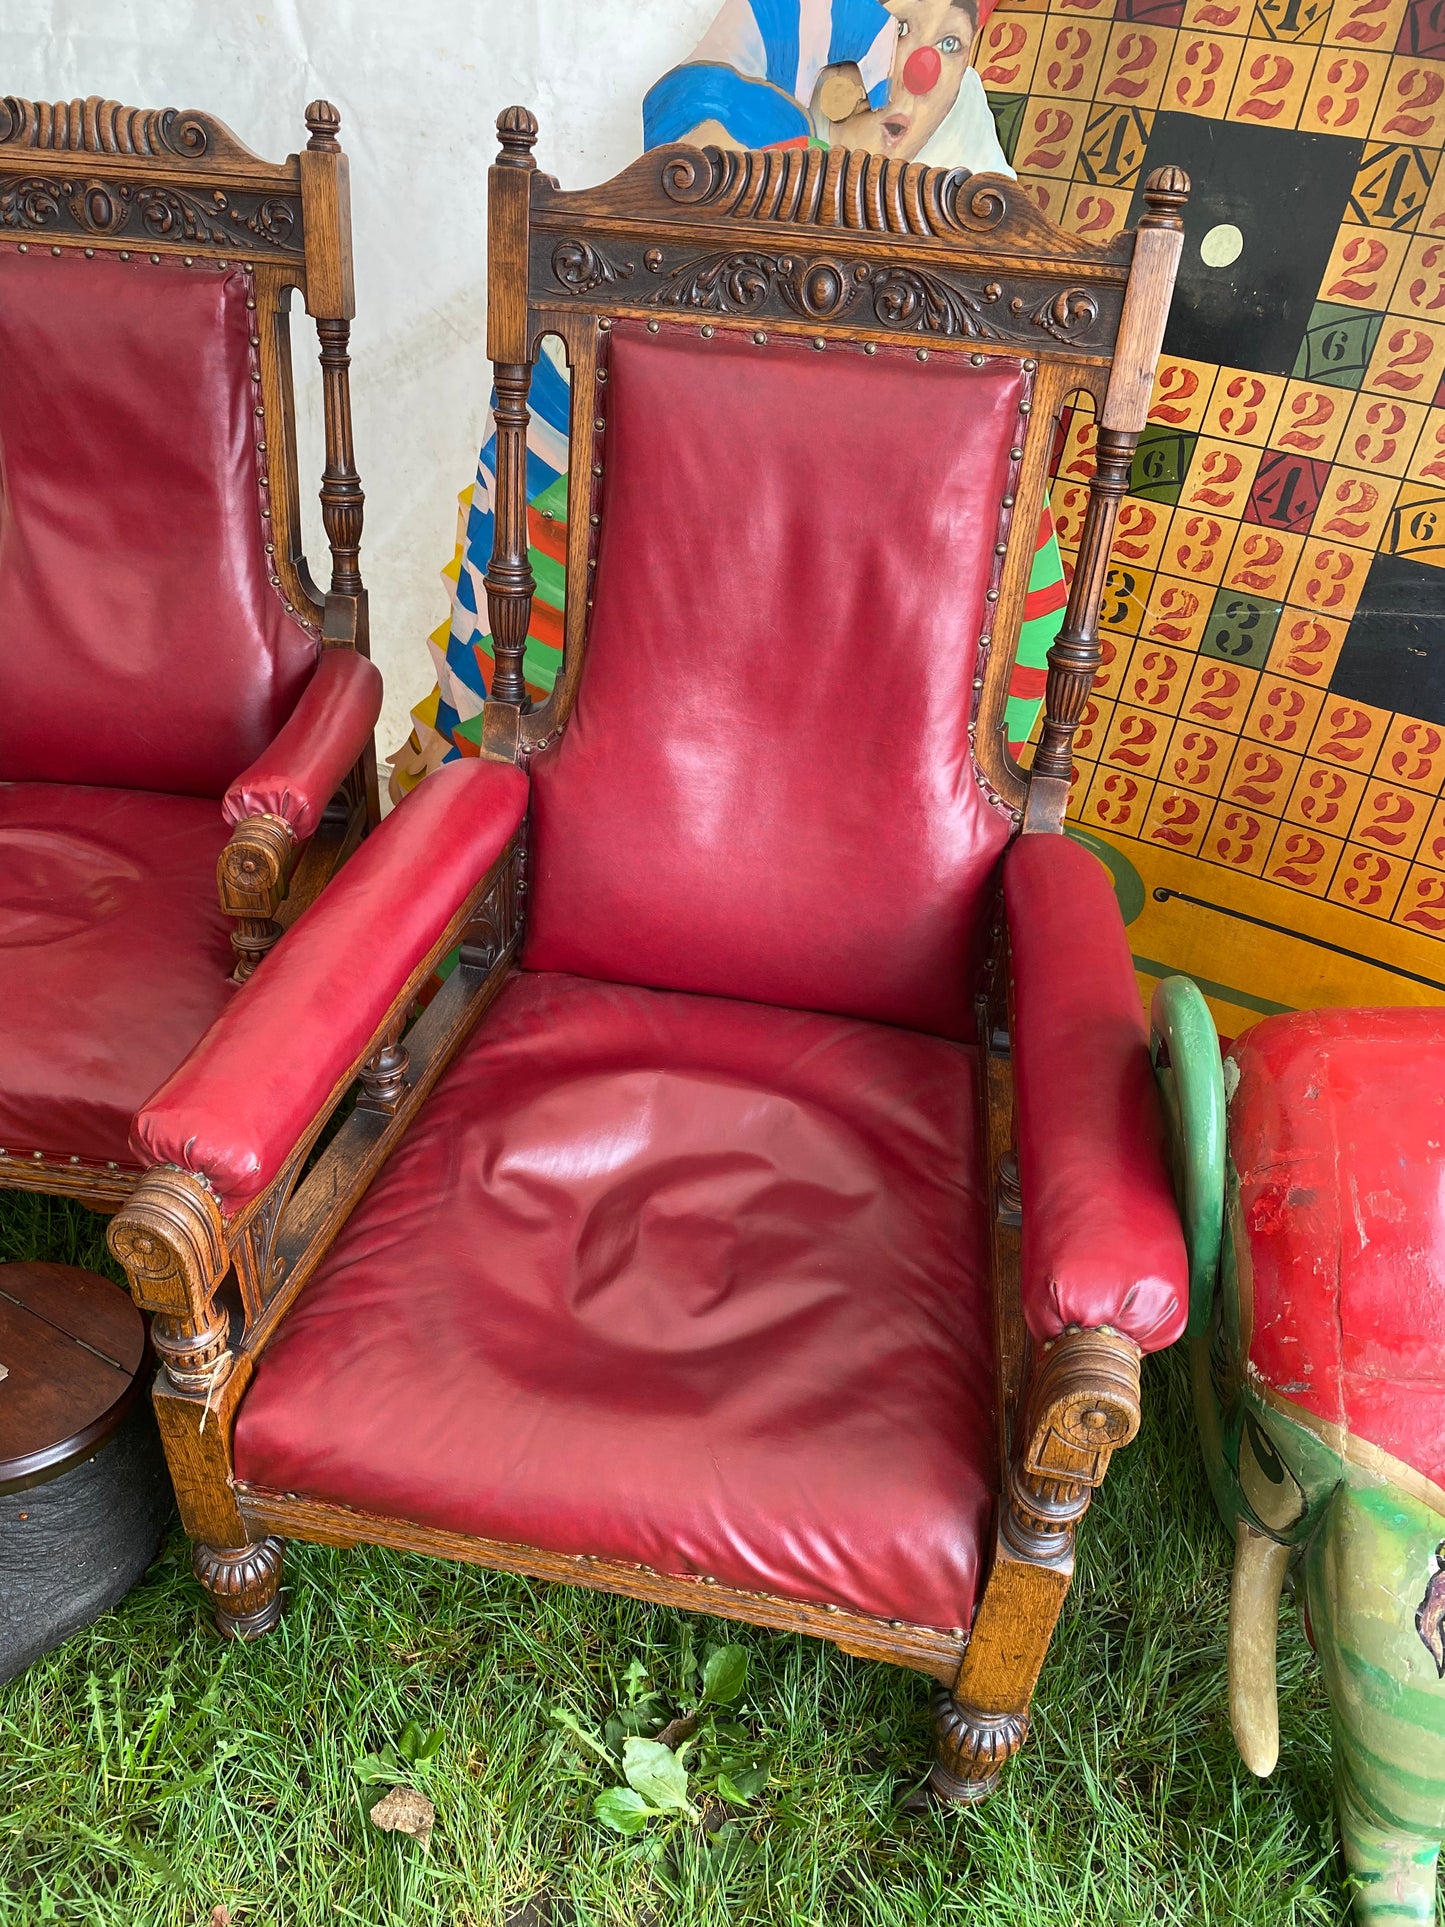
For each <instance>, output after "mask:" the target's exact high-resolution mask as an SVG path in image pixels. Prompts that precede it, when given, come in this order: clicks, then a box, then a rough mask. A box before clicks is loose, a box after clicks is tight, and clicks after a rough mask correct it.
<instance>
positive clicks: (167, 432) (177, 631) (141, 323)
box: [0, 245, 320, 798]
mask: <svg viewBox="0 0 1445 1927" xmlns="http://www.w3.org/2000/svg"><path fill="white" fill-rule="evenodd" d="M251 285H252V284H251V281H250V279H249V277H248V276H247V275H246V274H244V273H243V272H241V271H240V270H239V269H233V270H231V271H230V272H226V273H222V272H219V271H217V270H216V269H215V268H214V267H211V266H209V265H198V266H196V267H192V268H187V267H184V266H183V265H182V264H181V263H180V262H179V261H177V260H175V259H173V258H168V259H166V260H163V261H162V262H161V264H160V265H159V266H153V265H152V263H151V262H150V260H149V259H148V258H147V257H146V256H145V255H144V254H142V253H140V252H137V253H136V254H135V256H134V257H133V258H132V259H131V260H130V261H121V260H118V259H117V258H116V256H115V255H113V254H110V255H104V256H102V255H101V254H99V253H97V254H96V255H95V257H94V258H93V259H92V260H87V259H86V258H85V255H84V252H83V251H82V250H81V249H80V248H79V247H71V248H66V249H65V251H64V252H63V253H61V254H60V255H58V256H56V255H52V254H51V252H50V249H49V248H48V247H41V246H39V245H32V246H31V247H30V249H29V251H28V252H27V253H24V254H22V253H21V252H19V250H18V248H16V247H14V246H8V245H0V779H4V780H10V781H14V780H16V779H18V778H32V779H36V780H40V781H46V782H61V783H95V784H104V785H108V786H113V787H118V788H122V789H144V790H165V791H170V792H172V793H175V794H181V795H190V796H209V797H211V798H217V797H219V796H221V795H222V794H223V793H224V791H225V788H226V785H227V784H228V783H229V782H230V781H231V779H232V778H233V777H234V776H235V775H236V773H237V771H238V770H241V769H244V768H245V767H246V765H247V764H248V763H249V762H251V761H252V760H253V759H254V758H255V757H256V756H258V755H259V754H260V753H261V751H262V750H263V749H264V748H265V747H266V745H267V744H268V743H269V742H270V741H271V740H272V738H273V737H274V736H275V734H276V732H277V730H278V729H279V728H280V727H281V725H282V723H283V722H284V721H285V719H286V717H287V716H288V715H289V714H290V713H291V709H292V706H293V704H294V703H295V701H296V699H297V697H298V696H299V695H300V693H301V690H302V689H303V687H304V686H305V684H306V682H307V680H308V678H309V677H310V674H311V671H312V669H313V668H314V666H315V663H316V659H317V656H318V654H319V653H320V643H319V641H318V640H317V638H316V637H315V636H313V635H311V634H309V633H308V632H307V631H306V630H305V629H303V628H302V627H301V626H300V624H299V623H297V622H296V621H294V620H293V619H292V618H291V617H290V616H288V615H287V613H286V609H285V606H284V604H283V601H282V598H281V596H280V595H279V594H278V592H277V591H276V590H275V589H274V588H272V586H271V584H270V582H269V580H268V575H269V569H268V565H267V558H266V553H265V548H264V544H265V541H266V539H267V537H266V533H265V529H266V524H265V523H264V522H263V520H262V516H261V508H262V502H263V494H262V490H261V487H260V476H261V475H262V473H264V470H263V469H262V468H261V467H259V466H258V456H257V447H256V445H257V443H258V442H261V441H264V439H265V429H264V425H263V423H262V422H261V420H260V419H259V418H258V417H257V415H256V413H255V408H256V401H257V395H258V392H259V391H258V390H257V389H256V388H255V387H254V385H253V383H252V380H251V369H252V355H253V349H252V347H251V337H252V335H253V334H254V333H255V332H256V326H255V324H256V311H254V310H250V309H248V308H247V306H246V302H247V299H248V297H249V294H250V290H251Z"/></svg>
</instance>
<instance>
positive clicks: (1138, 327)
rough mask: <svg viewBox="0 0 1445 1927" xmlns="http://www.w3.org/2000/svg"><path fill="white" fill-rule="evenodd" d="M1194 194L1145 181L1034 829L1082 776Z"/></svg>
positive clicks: (1036, 780)
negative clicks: (1118, 549) (1105, 616)
mask: <svg viewBox="0 0 1445 1927" xmlns="http://www.w3.org/2000/svg"><path fill="white" fill-rule="evenodd" d="M1188 198H1189V176H1188V175H1187V174H1186V173H1185V172H1184V169H1183V168H1182V167H1157V168H1155V170H1154V172H1153V173H1152V174H1151V175H1150V176H1149V178H1148V180H1147V181H1146V183H1145V186H1144V202H1145V208H1146V212H1145V213H1144V215H1143V217H1142V218H1141V220H1140V222H1139V230H1138V238H1137V239H1136V241H1135V244H1134V262H1133V268H1132V271H1131V274H1130V278H1129V292H1128V294H1127V296H1126V297H1125V301H1124V312H1123V315H1122V316H1121V318H1120V322H1119V338H1118V344H1117V346H1116V348H1115V352H1114V365H1113V367H1112V369H1111V370H1110V374H1109V387H1108V391H1107V393H1106V394H1105V396H1104V406H1103V410H1102V412H1101V414H1100V417H1099V437H1098V450H1097V455H1096V467H1095V470H1094V478H1093V480H1092V481H1091V482H1090V484H1089V506H1088V509H1087V511H1086V512H1085V516H1084V527H1083V532H1082V534H1081V536H1080V539H1079V555H1078V560H1077V562H1076V563H1075V565H1074V579H1073V581H1072V583H1071V584H1070V586H1069V603H1068V608H1067V610H1066V611H1065V613H1064V624H1063V627H1062V628H1061V629H1060V631H1059V634H1058V639H1057V640H1056V641H1055V643H1054V646H1053V648H1052V649H1050V651H1049V656H1048V663H1049V675H1048V684H1047V687H1046V690H1045V695H1044V726H1043V731H1042V734H1041V735H1040V738H1039V746H1038V748H1037V749H1036V750H1035V752H1034V760H1033V765H1032V768H1031V770H1030V776H1029V797H1028V805H1027V809H1026V811H1025V815H1024V828H1025V829H1026V830H1058V829H1061V828H1062V827H1063V820H1064V811H1065V809H1066V807H1067V805H1068V794H1069V781H1070V778H1071V777H1072V775H1073V750H1074V731H1075V730H1076V729H1077V728H1078V725H1079V718H1080V717H1081V716H1082V715H1083V713H1084V705H1085V703H1086V702H1087V701H1088V700H1089V691H1090V690H1091V689H1092V688H1093V686H1094V678H1095V676H1096V675H1097V674H1098V671H1099V663H1100V659H1101V654H1102V651H1101V649H1100V644H1099V605H1100V603H1101V601H1102V600H1103V594H1104V580H1105V577H1106V576H1107V574H1108V571H1109V551H1110V549H1111V547H1112V546H1113V541H1114V527H1115V524H1116V523H1117V521H1118V519H1119V505H1120V503H1121V502H1122V501H1123V499H1124V495H1125V492H1126V491H1127V489H1128V487H1129V473H1130V470H1131V468H1132V466H1133V462H1134V450H1135V449H1136V448H1137V447H1138V445H1139V437H1140V435H1141V434H1142V433H1143V430H1144V425H1145V423H1146V422H1147V420H1148V418H1149V404H1150V400H1151V398H1152V396H1153V392H1154V370H1155V368H1156V366H1157V364H1158V360H1159V350H1160V348H1161V346H1162V345H1163V340H1164V324H1165V321H1166V320H1167V319H1168V315H1169V301H1170V296H1171V295H1172V293H1173V290H1174V276H1175V273H1176V272H1177V269H1178V265H1179V252H1180V249H1181V247H1182V245H1183V241H1184V217H1183V214H1182V212H1181V210H1182V209H1183V207H1184V204H1185V202H1186V201H1187V200H1188Z"/></svg>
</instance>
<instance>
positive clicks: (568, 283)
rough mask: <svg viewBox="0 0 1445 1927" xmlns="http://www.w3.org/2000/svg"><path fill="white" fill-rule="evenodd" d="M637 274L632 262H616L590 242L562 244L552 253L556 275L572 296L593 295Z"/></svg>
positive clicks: (565, 242) (566, 242) (567, 242)
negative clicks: (595, 291)
mask: <svg viewBox="0 0 1445 1927" xmlns="http://www.w3.org/2000/svg"><path fill="white" fill-rule="evenodd" d="M635 272H636V264H635V263H634V262H632V261H613V260H611V259H609V257H608V256H607V255H606V254H604V253H603V251H602V249H601V248H598V247H593V246H592V244H591V243H590V242H588V241H559V242H558V243H557V245H556V247H555V248H553V250H552V273H553V275H554V276H555V277H556V279H557V280H558V282H559V283H560V284H561V285H562V286H563V287H564V288H565V289H566V290H567V292H568V293H569V294H590V293H591V292H592V290H593V289H594V288H601V287H605V286H606V285H607V283H608V282H611V281H626V280H629V279H630V278H631V276H632V275H633V274H634V273H635Z"/></svg>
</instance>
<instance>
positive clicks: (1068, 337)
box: [1029, 288, 1099, 342]
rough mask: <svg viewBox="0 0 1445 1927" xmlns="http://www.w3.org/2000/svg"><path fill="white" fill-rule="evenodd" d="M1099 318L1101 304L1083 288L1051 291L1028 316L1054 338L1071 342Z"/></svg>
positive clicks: (1036, 325)
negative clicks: (1052, 292) (1055, 292)
mask: <svg viewBox="0 0 1445 1927" xmlns="http://www.w3.org/2000/svg"><path fill="white" fill-rule="evenodd" d="M1098 319H1099V304H1098V302H1097V301H1096V300H1095V299H1094V297H1093V295H1091V294H1088V293H1086V292H1085V291H1084V289H1083V288H1061V289H1060V290H1059V292H1058V293H1057V294H1051V295H1049V296H1048V297H1047V299H1045V300H1043V301H1041V302H1040V303H1039V305H1038V306H1037V307H1036V308H1035V309H1034V310H1033V311H1032V312H1031V314H1030V315H1029V320H1030V321H1031V322H1032V323H1033V324H1034V326H1035V327H1036V328H1042V329H1044V330H1045V332H1046V333H1048V334H1051V335H1052V336H1053V337H1054V339H1055V341H1062V342H1071V341H1074V340H1076V339H1077V338H1078V336H1080V335H1081V334H1083V333H1084V332H1085V331H1086V330H1087V329H1089V328H1092V327H1093V325H1094V323H1095V322H1096V321H1097V320H1098Z"/></svg>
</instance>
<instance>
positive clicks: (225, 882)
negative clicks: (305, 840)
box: [216, 816, 296, 984]
mask: <svg viewBox="0 0 1445 1927" xmlns="http://www.w3.org/2000/svg"><path fill="white" fill-rule="evenodd" d="M295 859H296V838H295V835H294V834H293V832H292V829H291V825H290V824H289V823H287V822H286V820H285V818H284V817H280V816H247V817H243V818H242V819H241V821H240V822H239V823H238V824H237V825H236V827H235V829H234V830H233V831H232V832H231V840H230V842H229V843H227V845H226V847H225V849H224V850H222V852H221V855H220V858H219V860H218V861H217V864H216V887H217V890H218V891H219V893H220V898H221V909H222V911H223V912H224V914H225V915H226V916H228V917H234V918H235V919H236V927H235V929H234V930H233V931H232V932H231V943H232V946H233V947H234V949H235V952H236V968H235V970H234V971H233V972H232V973H231V974H232V977H233V979H234V981H235V982H236V983H238V984H243V983H245V981H246V979H247V978H248V977H249V976H250V974H251V972H252V971H253V970H254V969H255V968H256V966H257V964H258V963H260V961H261V959H262V958H263V957H264V956H265V954H266V952H267V951H268V950H269V949H270V948H271V946H272V944H273V943H275V941H276V939H277V938H278V937H279V936H280V934H281V926H280V924H278V923H277V921H276V912H277V911H278V910H279V909H280V908H281V905H282V903H283V902H284V901H285V897H286V889H287V886H288V884H289V883H290V881H291V866H292V864H293V863H294V861H295Z"/></svg>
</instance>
